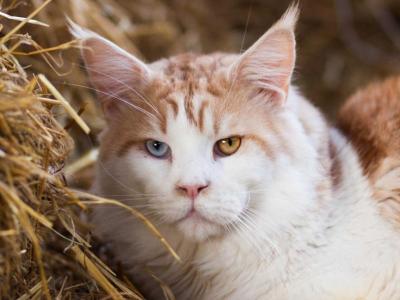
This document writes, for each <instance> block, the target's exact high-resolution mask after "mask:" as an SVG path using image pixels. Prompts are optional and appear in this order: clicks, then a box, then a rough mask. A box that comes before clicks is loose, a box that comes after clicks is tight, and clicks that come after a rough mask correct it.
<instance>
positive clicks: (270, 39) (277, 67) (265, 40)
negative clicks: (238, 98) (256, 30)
mask: <svg viewBox="0 0 400 300" xmlns="http://www.w3.org/2000/svg"><path fill="white" fill-rule="evenodd" d="M297 18H298V7H297V5H292V6H291V7H290V8H289V9H288V10H287V11H286V13H285V14H284V15H283V16H282V17H281V19H280V20H279V21H278V22H277V23H275V24H274V25H273V26H272V27H271V28H270V29H269V30H268V31H267V32H266V33H265V34H264V35H263V36H262V37H261V38H260V39H259V40H258V41H257V42H255V43H254V44H253V45H252V46H251V47H250V48H249V49H248V50H247V51H246V52H244V53H243V54H242V55H241V56H240V58H239V60H238V61H237V63H236V64H235V65H234V67H233V69H232V72H231V74H230V76H231V80H234V81H235V82H238V83H239V84H245V85H246V86H250V88H252V89H254V91H255V92H256V93H257V94H260V93H261V94H262V95H263V96H265V98H266V99H267V98H268V99H269V101H273V102H274V103H277V104H279V105H281V104H283V103H284V102H285V100H286V98H287V93H288V88H289V84H290V81H291V77H292V73H293V69H294V66H295V59H296V47H295V46H296V41H295V36H294V28H295V25H296V21H297Z"/></svg>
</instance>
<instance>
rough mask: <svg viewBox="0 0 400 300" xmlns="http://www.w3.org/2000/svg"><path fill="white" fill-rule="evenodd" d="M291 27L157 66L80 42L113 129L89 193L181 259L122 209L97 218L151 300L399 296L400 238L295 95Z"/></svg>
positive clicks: (94, 42)
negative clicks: (153, 229)
mask: <svg viewBox="0 0 400 300" xmlns="http://www.w3.org/2000/svg"><path fill="white" fill-rule="evenodd" d="M295 19H296V12H295V10H294V9H291V10H290V11H289V12H288V13H287V14H286V15H285V16H284V17H283V18H282V19H281V21H279V22H278V23H277V24H275V25H274V26H273V27H272V29H270V30H269V31H268V32H267V33H266V34H265V35H264V36H263V37H262V38H261V39H260V40H259V41H258V42H257V43H256V44H255V45H254V46H253V47H251V48H250V49H249V50H248V51H247V52H246V53H244V54H242V55H225V54H218V55H204V56H190V55H182V56H177V57H173V58H171V59H169V60H161V61H159V62H156V63H153V64H151V65H148V66H146V65H144V64H143V63H141V62H139V61H138V60H137V59H135V58H133V57H131V56H129V55H128V54H126V53H124V52H122V51H121V50H120V49H117V48H115V46H113V45H112V44H110V43H109V42H107V41H104V40H103V39H101V38H100V37H98V36H95V35H93V34H92V33H87V32H83V33H82V32H77V33H76V34H77V35H78V36H80V37H83V38H85V41H86V44H85V46H87V47H88V48H94V49H96V51H95V52H84V58H85V62H86V64H87V66H88V70H89V73H90V75H91V77H92V81H93V84H94V85H95V86H96V87H97V89H99V90H100V92H99V93H100V95H102V96H103V97H102V98H103V103H104V106H105V111H106V117H107V118H108V120H109V125H108V128H107V129H106V130H105V132H103V135H102V138H101V148H100V158H99V163H98V165H97V176H96V181H95V185H94V188H93V190H94V192H96V193H98V194H99V195H102V196H105V197H114V198H117V199H120V200H121V201H123V202H125V203H126V204H128V205H131V206H132V207H136V208H137V209H139V210H141V211H142V212H143V213H144V214H145V215H147V216H148V217H149V218H150V219H151V220H153V221H154V222H155V223H156V224H158V225H159V226H158V227H159V229H160V231H161V233H162V234H163V235H164V237H165V238H166V239H167V240H168V241H169V242H170V243H171V244H172V246H173V248H174V249H175V250H176V251H177V253H178V255H179V256H180V257H181V259H182V263H178V262H177V261H175V260H174V258H173V257H172V256H171V255H170V254H169V253H168V251H167V250H166V249H165V248H164V247H163V246H162V244H161V243H160V241H159V240H158V239H157V238H156V237H154V236H152V235H151V234H150V233H149V231H148V229H147V228H146V227H145V226H144V225H143V224H142V223H141V222H139V221H137V220H135V219H134V218H133V217H132V216H131V215H130V214H129V213H128V212H126V211H124V210H123V209H120V208H117V207H110V206H107V207H99V208H96V209H95V211H94V213H93V216H92V221H93V224H94V230H95V233H96V234H97V235H99V236H100V237H102V238H103V239H104V240H106V241H108V242H109V243H110V245H111V247H112V249H113V251H114V253H115V255H116V257H117V259H118V260H119V261H121V262H122V263H123V264H124V265H125V266H126V268H127V270H128V271H129V272H130V274H131V275H132V277H133V279H134V281H135V282H137V283H138V285H139V286H140V287H141V288H142V289H143V292H144V293H145V295H146V296H147V297H149V298H151V299H160V298H161V297H162V290H161V288H160V285H159V284H158V283H157V282H155V281H154V280H152V279H151V275H150V274H154V275H155V276H156V277H158V278H159V279H160V280H162V281H163V282H164V283H166V284H167V285H168V286H169V287H170V288H171V289H172V292H173V293H174V294H175V296H176V297H177V299H400V288H399V287H397V283H398V282H399V281H400V233H399V232H397V231H396V229H395V228H394V227H393V225H392V224H391V223H390V222H388V221H387V220H386V219H385V218H384V217H382V215H381V214H380V210H379V207H378V204H377V202H376V201H374V199H373V193H374V191H372V190H371V186H370V183H369V182H368V180H367V178H365V176H364V175H363V170H362V168H361V166H360V163H359V162H358V158H357V154H356V152H355V151H354V150H353V148H352V146H351V145H350V144H349V143H348V142H347V141H346V139H345V138H344V137H343V136H342V135H341V134H340V133H339V132H337V131H335V130H333V129H329V127H328V125H327V122H326V121H325V120H324V118H323V117H322V115H321V114H320V113H319V112H318V111H317V109H315V108H314V107H313V106H312V105H310V104H309V103H308V102H307V101H306V100H305V99H303V97H302V96H300V95H299V93H297V91H296V90H295V88H294V87H292V86H291V85H290V84H289V82H290V77H291V73H292V70H293V66H294V39H293V26H294V23H295ZM76 30H77V31H79V29H76ZM111 57H112V63H110V58H111ZM99 64H100V65H99ZM110 75H112V76H110ZM132 87H134V89H132ZM132 94H133V95H132ZM121 99H122V100H121ZM120 100H121V101H122V102H123V103H122V104H129V105H126V106H124V105H121V104H118V103H119V102H121V101H120ZM131 104H134V106H135V107H133V108H134V109H133V110H130V109H129V106H131ZM149 141H150V143H149ZM159 141H161V142H159ZM221 151H222V152H223V153H221Z"/></svg>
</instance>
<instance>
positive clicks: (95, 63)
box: [68, 20, 151, 117]
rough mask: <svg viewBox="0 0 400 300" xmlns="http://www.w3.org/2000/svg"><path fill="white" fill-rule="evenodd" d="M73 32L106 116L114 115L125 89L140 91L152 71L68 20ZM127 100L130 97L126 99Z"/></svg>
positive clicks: (127, 90)
mask: <svg viewBox="0 0 400 300" xmlns="http://www.w3.org/2000/svg"><path fill="white" fill-rule="evenodd" d="M68 22H69V28H70V32H71V34H72V35H73V36H74V37H75V38H77V39H79V40H81V54H82V58H83V60H84V62H85V66H86V69H87V72H88V74H89V77H90V81H91V83H92V85H93V87H94V88H95V89H96V91H97V94H98V97H99V98H100V99H101V100H102V104H103V108H104V112H105V115H106V117H111V116H112V113H113V112H115V111H116V108H117V107H118V104H121V102H124V101H121V99H123V95H124V94H126V93H129V92H130V93H131V94H135V92H136V93H140V90H141V89H142V88H143V87H144V86H145V85H146V83H147V82H148V81H149V79H150V76H151V72H150V69H149V68H148V67H147V66H146V64H145V63H143V62H142V61H140V60H139V59H138V58H136V57H134V56H133V55H131V54H129V53H128V52H126V51H125V50H123V49H121V48H120V47H118V46H117V45H115V44H114V43H112V42H111V41H109V40H107V39H105V38H103V37H101V36H100V35H98V34H97V33H94V32H93V31H90V30H88V29H84V28H82V27H80V26H79V25H77V24H76V23H74V22H72V21H71V20H68ZM125 101H128V100H125Z"/></svg>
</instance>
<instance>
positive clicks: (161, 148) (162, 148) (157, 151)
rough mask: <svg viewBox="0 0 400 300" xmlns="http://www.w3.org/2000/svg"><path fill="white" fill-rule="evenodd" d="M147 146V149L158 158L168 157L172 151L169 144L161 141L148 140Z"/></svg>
mask: <svg viewBox="0 0 400 300" xmlns="http://www.w3.org/2000/svg"><path fill="white" fill-rule="evenodd" d="M145 146H146V149H147V151H148V152H149V153H150V154H151V155H152V156H154V157H156V158H166V157H167V156H168V155H169V153H170V149H169V146H168V145H167V144H166V143H163V142H160V141H156V140H148V141H146V143H145Z"/></svg>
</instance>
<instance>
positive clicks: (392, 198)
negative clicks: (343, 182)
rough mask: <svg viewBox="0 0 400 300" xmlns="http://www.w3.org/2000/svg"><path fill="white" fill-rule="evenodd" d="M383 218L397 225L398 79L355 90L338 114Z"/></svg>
mask: <svg viewBox="0 0 400 300" xmlns="http://www.w3.org/2000/svg"><path fill="white" fill-rule="evenodd" d="M338 126H339V128H340V129H341V130H342V132H343V133H344V134H345V135H346V136H347V138H348V139H349V140H350V141H351V143H352V145H353V147H354V148H355V150H356V152H357V154H358V156H359V159H360V162H361V164H362V167H363V171H364V174H365V175H366V176H367V177H368V179H369V181H370V182H371V185H372V187H373V191H374V196H375V198H376V200H377V201H378V203H379V205H380V207H381V209H382V212H383V215H384V216H385V217H386V218H388V219H389V220H390V221H392V222H393V223H394V224H395V225H396V226H400V76H397V77H392V78H388V79H386V80H384V81H382V82H375V83H372V84H370V85H368V86H367V87H365V88H362V89H360V90H359V91H357V92H356V93H355V94H354V95H353V96H351V97H350V98H349V99H348V100H347V101H346V102H345V104H344V106H343V107H342V109H341V110H340V112H339V115H338Z"/></svg>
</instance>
